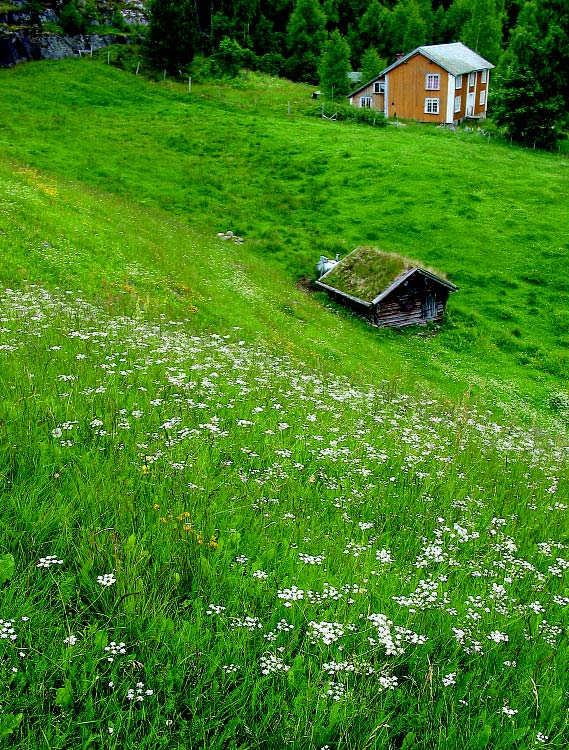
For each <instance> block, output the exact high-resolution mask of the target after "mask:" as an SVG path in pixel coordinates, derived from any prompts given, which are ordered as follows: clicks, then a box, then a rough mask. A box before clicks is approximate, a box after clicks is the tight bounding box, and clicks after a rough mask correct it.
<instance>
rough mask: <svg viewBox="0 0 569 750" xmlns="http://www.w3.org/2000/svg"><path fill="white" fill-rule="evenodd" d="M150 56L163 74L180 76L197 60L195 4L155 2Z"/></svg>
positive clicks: (181, 0) (152, 4) (177, 0)
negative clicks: (179, 72)
mask: <svg viewBox="0 0 569 750" xmlns="http://www.w3.org/2000/svg"><path fill="white" fill-rule="evenodd" d="M148 16H149V20H148V36H147V44H146V49H147V55H148V57H149V59H150V61H151V63H152V64H153V65H154V66H155V67H156V68H158V69H160V70H167V71H168V72H169V73H174V74H175V73H178V71H179V70H181V69H183V68H186V67H187V66H188V65H189V63H191V61H192V60H193V59H194V54H195V51H196V43H197V37H198V18H197V14H196V9H195V4H194V0H151V2H150V5H149V7H148Z"/></svg>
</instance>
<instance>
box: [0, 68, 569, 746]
mask: <svg viewBox="0 0 569 750" xmlns="http://www.w3.org/2000/svg"><path fill="white" fill-rule="evenodd" d="M0 87H1V90H2V94H3V98H2V101H3V105H4V106H3V107H2V109H1V113H0V250H1V252H2V259H3V263H2V266H1V267H0V283H1V286H0V387H1V388H2V393H3V399H2V402H1V403H0V436H1V440H0V487H1V488H2V503H1V504H0V679H1V681H2V684H3V685H4V686H5V690H4V692H3V694H2V697H1V698H0V704H1V708H0V746H4V745H6V746H10V747H13V748H18V750H20V749H21V750H24V748H25V750H36V748H50V749H51V748H52V749H54V750H55V749H56V748H57V749H58V750H63V749H64V748H65V749H67V748H69V749H70V750H71V749H73V750H76V749H77V748H119V747H120V748H129V749H130V748H132V749H133V750H134V749H135V748H136V750H142V749H145V748H156V747H160V748H176V749H179V750H182V748H184V749H185V748H205V747H208V748H216V750H217V749H219V750H221V749H222V748H223V749H225V748H228V749H229V748H235V749H237V748H239V749H241V750H251V749H252V748H264V749H265V748H266V749H268V750H280V749H281V748H283V747H293V748H298V750H323V749H324V748H328V749H329V750H332V749H333V750H340V749H342V750H346V749H348V748H350V749H351V750H362V749H363V748H366V749H367V748H369V749H371V748H374V749H375V748H376V749H380V748H381V750H396V749H399V748H406V749H407V750H412V749H414V750H431V749H432V748H441V750H442V749H443V748H465V749H467V750H478V748H484V747H486V748H491V747H492V748H500V750H502V749H503V750H506V749H508V750H510V748H517V750H526V748H531V747H540V746H547V747H552V748H563V747H566V746H567V744H568V742H569V727H568V718H569V716H568V713H567V695H566V684H567V672H568V667H569V658H568V649H567V614H566V613H567V607H568V606H569V589H568V585H567V575H568V570H569V560H568V559H567V558H568V554H567V545H568V544H569V541H568V536H569V535H568V525H567V510H568V508H569V500H568V478H569V472H568V466H567V461H568V451H567V445H568V444H569V442H568V439H567V434H566V429H565V426H566V420H567V418H568V415H569V399H568V397H567V380H566V369H565V368H566V363H567V359H566V357H567V355H566V352H565V341H564V336H566V321H565V323H564V318H563V316H564V315H566V314H567V313H566V311H567V309H568V308H567V304H566V303H567V291H568V287H567V279H566V270H565V269H564V267H563V263H562V260H563V257H564V253H565V252H566V250H567V229H568V226H569V218H568V217H567V216H566V215H565V214H566V212H565V211H564V201H563V192H564V191H565V192H566V185H567V163H566V162H565V161H564V160H560V159H559V158H555V157H553V156H550V155H541V154H535V153H530V152H522V151H519V150H515V149H509V148H506V147H502V146H498V145H495V144H488V142H487V141H486V140H484V139H482V138H481V137H480V136H477V135H474V134H450V133H445V132H442V131H438V130H436V129H434V130H430V129H421V128H418V127H416V126H411V125H409V126H407V127H401V128H395V127H388V128H384V129H382V130H377V131H376V130H373V129H371V128H359V127H354V126H347V125H340V124H334V123H331V122H322V121H320V120H318V119H310V118H306V117H304V116H303V115H302V114H301V112H300V110H301V107H303V106H305V105H304V103H303V102H304V99H303V97H305V96H307V95H308V92H307V91H305V90H303V89H301V88H291V87H289V86H287V85H285V84H280V83H278V82H270V81H264V82H263V87H262V88H258V81H257V82H255V81H251V82H250V84H249V87H248V88H242V89H236V90H225V89H224V90H218V89H217V88H215V89H211V90H209V89H206V88H196V89H194V90H193V91H192V94H188V93H187V91H185V90H184V89H183V87H181V86H180V87H178V86H177V85H174V84H172V85H170V84H166V85H162V84H152V83H148V82H145V81H143V80H141V79H137V78H135V77H132V76H128V75H126V74H124V73H121V72H118V71H115V70H112V69H109V68H108V67H106V66H103V65H99V64H97V63H96V62H95V61H91V60H84V61H69V62H65V63H62V64H55V65H54V64H45V65H44V64H38V65H29V66H26V67H21V68H18V69H15V70H11V71H1V72H0ZM295 96H296V99H295V98H294V97H295ZM289 101H290V102H291V114H290V115H288V114H287V111H288V102H289ZM530 224H531V225H530ZM227 229H232V230H233V231H234V232H235V233H236V234H238V235H240V236H242V237H243V238H244V242H243V244H236V243H234V242H232V241H231V240H229V241H228V240H225V241H224V240H221V239H220V238H218V236H217V233H218V232H220V231H226V230H227ZM364 242H365V243H370V244H379V245H381V246H382V247H383V248H384V249H385V250H389V251H397V252H400V253H401V254H403V255H405V256H409V257H413V258H419V259H420V260H422V261H424V262H425V263H426V264H428V265H431V266H434V267H436V268H439V269H440V270H442V271H444V272H446V273H447V274H448V276H449V278H450V279H451V280H452V281H453V282H455V283H457V284H458V285H459V287H460V291H459V292H458V293H457V294H455V295H453V296H452V297H451V303H450V310H449V317H448V320H447V321H446V322H445V325H444V326H443V327H442V328H441V330H440V331H438V332H436V334H435V332H433V331H430V330H426V329H423V330H421V331H418V332H417V331H406V332H393V331H376V330H373V329H371V328H369V327H367V326H366V325H365V324H364V323H363V322H361V321H359V320H357V319H354V318H352V317H351V316H350V315H349V314H348V313H346V312H344V311H342V310H340V309H338V308H334V307H333V306H331V304H330V303H329V302H328V300H327V298H326V297H325V296H323V295H320V294H314V293H312V292H310V291H308V290H307V284H306V277H307V276H309V275H311V274H312V268H313V266H314V264H315V262H316V260H317V259H318V256H319V255H320V254H321V253H322V252H324V253H328V254H333V253H335V252H341V253H344V252H348V251H349V250H350V249H352V247H355V246H356V245H357V244H362V243H364ZM299 282H300V283H299ZM564 326H565V328H564Z"/></svg>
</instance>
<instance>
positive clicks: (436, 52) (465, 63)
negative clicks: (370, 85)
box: [380, 42, 494, 76]
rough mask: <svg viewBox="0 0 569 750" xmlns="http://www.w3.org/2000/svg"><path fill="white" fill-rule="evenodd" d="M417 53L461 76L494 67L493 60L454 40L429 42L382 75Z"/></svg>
mask: <svg viewBox="0 0 569 750" xmlns="http://www.w3.org/2000/svg"><path fill="white" fill-rule="evenodd" d="M417 53H419V54H421V55H424V56H425V57H427V58H428V59H429V60H432V61H433V62H434V63H436V64H437V65H440V66H441V68H444V69H445V70H446V71H448V72H449V73H450V74H451V75H453V76H461V75H464V74H465V73H472V72H473V71H474V70H488V69H490V68H493V67H494V66H493V65H492V63H491V62H488V60H485V59H484V58H483V57H480V55H478V54H477V53H476V52H474V51H473V50H471V49H469V48H468V47H467V46H466V45H464V44H463V43H462V42H453V43H452V44H428V45H426V46H424V47H417V49H414V50H413V51H412V52H409V54H407V55H405V56H404V57H402V58H401V59H400V60H397V61H396V62H394V63H393V65H390V66H389V67H388V68H386V69H385V70H383V71H382V72H381V73H380V75H385V73H388V72H389V71H390V70H392V69H393V68H395V67H397V65H401V63H403V62H405V61H406V60H408V59H409V58H410V57H412V56H413V55H415V54H417Z"/></svg>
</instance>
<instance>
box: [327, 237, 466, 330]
mask: <svg viewBox="0 0 569 750" xmlns="http://www.w3.org/2000/svg"><path fill="white" fill-rule="evenodd" d="M315 284H316V286H317V287H318V288H320V289H323V290H324V291H326V292H327V293H328V294H329V295H330V296H331V297H332V299H334V300H335V301H336V302H339V303H340V304H342V305H344V306H345V307H347V308H349V309H350V310H352V311H353V312H355V313H356V314H358V315H360V316H361V317H363V318H365V319H366V320H367V321H368V322H369V323H371V325H373V326H377V327H379V328H382V327H384V326H394V327H397V328H401V327H403V326H410V325H424V324H426V323H429V322H436V321H440V320H441V318H442V316H443V313H444V311H445V307H446V303H447V300H448V297H449V294H450V293H451V292H456V291H457V287H456V286H455V285H454V284H451V282H450V281H448V280H447V279H445V278H442V277H441V276H439V275H437V274H435V273H433V272H432V271H431V270H427V269H426V268H422V267H421V266H419V265H418V264H417V263H416V262H415V261H412V260H409V259H408V258H403V257H402V256H401V255H396V254H395V253H385V252H383V251H381V250H379V249H378V248H374V247H357V248H356V249H355V250H353V251H352V252H351V253H349V254H348V255H347V256H346V257H345V258H343V259H342V260H340V261H338V263H336V264H335V265H334V267H333V268H331V269H330V270H329V271H327V273H325V274H324V275H323V276H322V277H321V278H320V279H318V281H315Z"/></svg>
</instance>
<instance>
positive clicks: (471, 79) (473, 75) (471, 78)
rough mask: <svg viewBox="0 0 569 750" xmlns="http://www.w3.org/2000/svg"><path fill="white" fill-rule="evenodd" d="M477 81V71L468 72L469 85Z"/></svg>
mask: <svg viewBox="0 0 569 750" xmlns="http://www.w3.org/2000/svg"><path fill="white" fill-rule="evenodd" d="M475 83H476V73H469V74H468V85H469V86H470V87H472V86H474V84H475Z"/></svg>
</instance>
